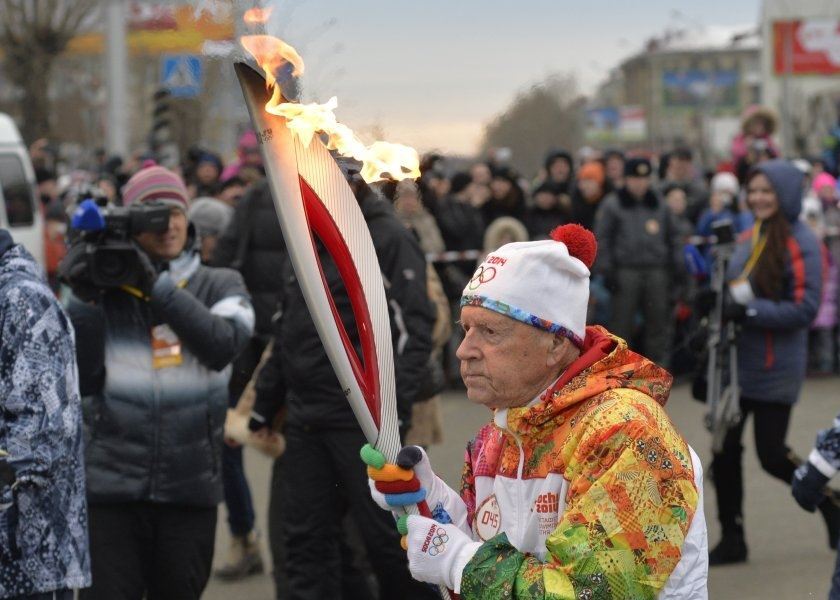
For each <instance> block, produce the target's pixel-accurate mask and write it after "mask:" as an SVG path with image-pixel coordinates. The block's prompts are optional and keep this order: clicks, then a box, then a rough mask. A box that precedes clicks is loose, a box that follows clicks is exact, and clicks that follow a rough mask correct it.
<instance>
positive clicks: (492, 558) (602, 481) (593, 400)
mask: <svg viewBox="0 0 840 600" xmlns="http://www.w3.org/2000/svg"><path fill="white" fill-rule="evenodd" d="M670 385H671V376H670V375H669V374H668V373H667V372H666V371H664V370H663V369H661V368H659V367H657V366H656V365H654V364H653V363H652V362H650V361H649V360H647V359H645V358H643V357H642V356H639V355H638V354H636V353H634V352H631V351H630V350H628V349H627V345H626V343H625V342H624V341H623V340H621V339H619V338H616V337H613V336H611V335H610V334H609V333H607V332H606V331H605V330H604V329H602V328H600V327H589V328H588V329H587V335H586V341H585V345H584V351H583V353H582V355H581V358H580V359H579V360H578V361H577V362H575V363H574V364H573V365H571V366H570V367H569V368H568V369H567V370H566V371H565V373H564V374H563V375H562V376H561V377H560V378H559V379H558V381H557V382H555V384H554V385H552V386H551V387H550V388H549V389H548V390H546V391H545V392H543V394H541V395H540V396H539V398H537V399H535V400H534V402H532V403H530V405H528V406H525V407H521V408H512V409H503V410H497V411H496V413H495V417H494V422H493V423H491V424H488V425H487V426H485V427H484V428H482V429H481V431H480V432H479V434H478V436H477V437H476V438H475V439H474V440H473V441H472V442H471V443H470V444H469V446H468V448H467V456H466V464H465V468H464V475H463V481H462V491H461V497H462V499H463V503H464V504H465V506H453V505H452V504H453V503H452V498H451V497H450V498H449V501H448V502H447V501H444V502H443V503H442V504H440V505H437V506H435V504H434V502H435V499H434V498H429V500H431V501H432V503H433V504H432V506H433V507H434V508H435V509H437V510H438V511H440V509H441V508H445V509H446V510H447V511H448V512H451V514H452V517H453V520H454V521H455V523H456V524H458V525H459V526H461V527H462V528H465V527H464V521H466V525H467V526H468V527H469V528H470V530H471V533H472V535H473V538H474V539H476V540H481V541H483V542H484V543H483V544H482V546H481V547H480V548H479V549H478V551H477V552H476V554H475V555H474V556H473V557H472V559H471V560H470V561H469V562H468V563H467V565H466V567H465V568H464V570H463V574H462V579H461V585H460V593H461V598H463V599H464V600H473V599H477V598H481V599H487V598H519V599H528V600H531V599H534V600H536V599H543V598H551V599H556V600H566V599H568V600H579V599H586V600H596V599H603V600H624V599H627V600H630V599H632V600H643V599H646V598H660V599H664V598H667V599H676V598H680V599H681V600H706V598H707V597H708V593H707V590H706V577H707V572H708V555H707V542H706V522H705V518H704V515H703V501H702V470H701V466H700V461H699V459H698V458H697V456H696V455H695V454H694V453H693V451H692V450H691V449H690V448H689V446H688V444H687V443H686V442H685V440H684V439H683V438H682V436H681V435H680V434H679V433H678V432H677V431H676V429H675V428H674V426H673V424H672V423H671V421H670V420H669V418H668V416H667V415H666V413H665V411H664V410H663V408H662V405H663V404H664V403H665V401H666V400H667V398H668V394H669V391H670ZM464 509H466V510H465V511H464ZM463 512H466V519H464V517H463V516H462V513H463Z"/></svg>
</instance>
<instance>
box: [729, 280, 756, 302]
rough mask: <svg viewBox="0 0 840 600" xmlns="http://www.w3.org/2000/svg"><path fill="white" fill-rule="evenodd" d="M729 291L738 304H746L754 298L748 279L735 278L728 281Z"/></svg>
mask: <svg viewBox="0 0 840 600" xmlns="http://www.w3.org/2000/svg"><path fill="white" fill-rule="evenodd" d="M729 293H730V294H732V299H733V300H735V302H737V303H738V304H741V305H743V306H746V305H747V304H749V303H750V302H751V301H752V300H754V299H755V294H754V293H753V289H752V286H751V285H750V282H749V280H748V279H735V280H733V281H730V282H729Z"/></svg>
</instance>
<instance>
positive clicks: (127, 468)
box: [62, 166, 254, 600]
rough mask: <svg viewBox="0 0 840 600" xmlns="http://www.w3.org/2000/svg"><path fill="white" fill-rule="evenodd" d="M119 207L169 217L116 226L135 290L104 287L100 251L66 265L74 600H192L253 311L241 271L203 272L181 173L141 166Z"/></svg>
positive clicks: (209, 550) (204, 569) (209, 536)
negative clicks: (81, 519) (87, 581)
mask: <svg viewBox="0 0 840 600" xmlns="http://www.w3.org/2000/svg"><path fill="white" fill-rule="evenodd" d="M123 199H124V203H125V206H126V207H128V210H141V211H142V210H146V209H150V208H152V207H159V206H161V205H162V206H165V207H168V208H169V211H170V213H169V217H168V226H167V227H166V228H165V230H158V231H154V230H152V231H150V230H144V231H142V232H141V233H136V228H134V227H131V226H129V227H127V228H126V229H127V231H130V232H131V240H133V243H134V244H136V248H137V249H136V256H135V257H134V258H135V260H136V264H137V265H138V267H137V268H138V270H139V271H141V272H140V273H137V274H136V275H137V279H136V285H131V286H129V285H119V286H116V285H111V286H104V287H103V286H102V283H101V275H97V274H96V273H92V272H91V264H92V263H91V262H90V260H89V259H88V256H89V255H91V254H92V253H93V252H96V253H102V252H108V251H109V247H108V245H107V244H105V245H104V246H102V245H100V246H96V245H95V244H92V243H91V242H90V241H89V240H90V239H91V238H90V237H87V238H86V237H85V235H84V234H83V235H82V239H81V240H80V241H78V242H77V243H76V244H75V245H74V246H73V247H72V248H71V249H70V252H69V253H68V256H67V259H66V261H65V263H66V264H63V265H62V273H63V274H64V279H65V281H66V282H67V283H68V284H69V285H70V287H71V288H72V289H73V291H74V296H75V297H71V299H70V302H69V306H68V309H69V312H70V317H71V320H72V322H73V326H74V327H75V330H76V338H77V340H78V342H79V345H78V348H77V356H78V362H79V375H80V387H81V392H82V396H83V410H84V419H85V441H86V452H85V460H86V465H87V479H88V501H89V505H90V545H91V562H92V571H93V587H92V588H91V589H90V590H89V591H87V592H85V593H84V594H83V595H82V598H85V599H90V598H93V599H99V598H101V599H108V600H119V599H121V598H126V599H128V598H132V599H133V598H140V597H142V596H143V595H144V594H145V595H146V597H147V598H149V600H154V599H158V598H172V599H178V600H187V599H190V598H196V599H197V598H199V597H200V595H201V592H202V590H203V589H204V586H205V585H206V583H207V579H208V576H209V573H210V564H211V561H212V557H213V547H214V536H215V529H216V505H217V504H218V503H219V502H220V501H221V498H222V483H221V448H222V426H223V423H224V420H225V411H226V409H227V385H228V379H229V377H230V367H229V365H230V363H231V361H232V360H233V359H234V358H235V357H236V355H237V354H238V353H239V352H240V351H241V350H242V348H243V347H244V345H245V344H246V343H247V341H248V339H249V337H250V336H251V332H252V330H253V326H254V312H253V309H252V308H251V304H250V299H249V297H248V293H247V291H246V289H245V285H244V283H243V282H242V278H241V276H240V275H239V274H238V273H236V272H235V271H231V270H228V269H214V268H209V267H206V266H203V265H201V264H200V259H199V255H198V252H197V246H196V240H195V234H194V229H193V227H192V226H191V225H190V224H189V223H188V221H187V217H186V212H187V207H188V199H187V190H186V188H185V187H184V184H183V182H182V181H181V179H180V178H179V177H178V176H177V175H175V174H174V173H172V172H171V171H168V170H167V169H164V168H163V167H159V166H149V167H146V168H144V169H142V170H140V171H139V172H138V173H136V174H135V175H134V176H133V177H132V178H131V179H130V180H129V181H128V183H127V184H126V185H125V187H124V188H123ZM158 210H159V208H158ZM141 216H142V215H141ZM164 216H165V212H164ZM165 222H166V221H164V223H165ZM105 223H106V231H107V229H108V225H107V223H108V220H107V217H106V220H105ZM91 246H94V247H93V248H91ZM110 252H116V249H115V248H114V247H111V249H110ZM94 256H95V254H94ZM113 256H114V257H117V255H116V254H114V255H113ZM103 262H106V263H107V261H103ZM97 282H99V283H97ZM80 298H81V299H80ZM82 299H86V300H88V301H87V302H84V301H83V300H82Z"/></svg>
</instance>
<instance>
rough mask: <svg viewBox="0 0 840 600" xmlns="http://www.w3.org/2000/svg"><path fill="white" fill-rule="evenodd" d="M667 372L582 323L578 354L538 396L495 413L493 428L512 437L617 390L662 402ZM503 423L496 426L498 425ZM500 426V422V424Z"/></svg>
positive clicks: (604, 332)
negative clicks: (579, 354) (603, 394)
mask: <svg viewBox="0 0 840 600" xmlns="http://www.w3.org/2000/svg"><path fill="white" fill-rule="evenodd" d="M671 380H672V377H671V374H670V373H668V372H667V371H666V370H665V369H663V368H662V367H659V366H657V365H656V364H654V363H653V362H651V361H650V360H648V359H647V358H645V357H643V356H641V355H639V354H637V353H635V352H633V351H632V350H630V349H628V348H627V343H626V342H625V341H624V340H622V339H621V338H618V337H616V336H614V335H612V334H610V333H609V332H608V331H607V330H606V329H604V328H602V327H598V326H595V327H587V328H586V338H585V340H584V346H583V352H582V354H581V356H580V358H578V359H577V360H576V361H575V362H574V363H572V364H571V365H569V367H568V368H567V369H566V370H565V371H564V372H563V373H562V374H561V375H560V377H559V378H558V379H557V381H555V382H554V384H552V385H551V386H549V387H548V388H547V389H546V390H545V391H543V392H542V393H541V394H540V395H539V397H538V398H537V399H535V400H534V401H532V402H530V403H529V404H527V405H525V406H520V407H515V408H510V409H505V410H504V412H503V414H498V413H500V412H502V411H497V414H496V415H495V417H494V421H495V423H496V425H497V426H499V427H501V428H502V429H505V430H507V431H509V432H510V433H513V434H514V435H517V436H527V435H528V434H529V433H530V432H532V431H539V430H542V429H543V428H544V427H545V426H546V424H547V423H549V422H550V421H553V420H555V419H558V418H561V419H562V416H561V415H562V414H563V413H565V411H566V410H567V409H569V408H570V407H573V406H580V405H582V404H584V403H585V402H587V401H589V400H591V399H592V398H594V397H596V396H598V395H600V394H602V393H603V392H605V391H607V390H611V389H616V388H626V389H632V390H636V391H640V392H642V393H643V394H645V395H647V396H650V397H651V398H653V399H654V400H655V401H656V402H658V403H659V404H661V405H664V404H665V402H667V400H668V396H669V394H670V391H671ZM500 421H501V423H502V425H500V424H499V423H500ZM503 425H504V426H503Z"/></svg>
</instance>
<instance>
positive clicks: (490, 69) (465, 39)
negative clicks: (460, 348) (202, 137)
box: [266, 0, 759, 153]
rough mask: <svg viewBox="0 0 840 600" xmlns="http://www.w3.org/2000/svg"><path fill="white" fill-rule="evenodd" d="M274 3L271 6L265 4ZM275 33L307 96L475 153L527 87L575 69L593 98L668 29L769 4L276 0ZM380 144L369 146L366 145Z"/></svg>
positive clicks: (354, 119)
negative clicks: (291, 56)
mask: <svg viewBox="0 0 840 600" xmlns="http://www.w3.org/2000/svg"><path fill="white" fill-rule="evenodd" d="M266 4H268V3H267V2H266ZM273 5H274V6H275V11H274V14H273V15H272V18H271V21H270V23H269V24H268V33H271V34H274V35H277V36H279V37H281V38H282V39H284V40H285V41H287V42H288V43H290V44H292V45H293V46H295V47H296V48H297V49H298V51H299V52H300V54H301V55H302V56H303V59H304V61H305V63H306V75H305V76H304V80H303V85H304V98H303V99H304V101H316V100H317V101H319V102H325V101H327V100H328V99H329V97H330V96H333V95H335V96H337V97H338V102H339V107H338V110H337V111H336V113H337V115H338V117H339V120H340V121H342V122H344V123H346V124H348V125H349V126H351V127H353V128H355V129H357V130H359V131H360V132H369V131H370V130H371V129H372V128H373V127H375V126H378V127H380V128H381V130H382V131H383V132H384V133H385V138H386V139H387V140H388V141H393V142H402V143H406V144H411V145H414V146H416V147H417V148H418V149H420V150H421V151H425V150H429V149H432V148H436V149H439V150H443V151H445V152H465V153H471V152H473V151H474V149H475V147H476V145H477V143H478V141H479V140H480V137H481V132H482V127H483V125H484V124H485V123H486V122H488V121H489V120H491V119H492V118H493V116H494V115H496V114H498V113H499V112H500V111H502V110H504V108H505V107H506V106H507V105H508V103H509V102H510V101H511V99H512V98H513V97H514V96H515V95H516V93H517V92H519V91H522V90H523V89H527V88H528V87H529V86H530V85H533V84H534V83H535V82H538V81H540V80H542V79H543V78H545V76H546V75H549V74H551V73H555V72H572V73H574V74H575V75H576V76H577V78H578V80H579V81H580V84H581V87H582V89H583V91H585V92H592V91H593V90H594V89H595V88H596V86H597V84H598V83H599V82H600V81H601V80H602V79H603V78H604V76H605V75H606V74H607V73H608V72H609V70H610V68H612V67H614V66H616V65H617V64H619V63H620V62H621V60H622V59H623V58H624V57H626V56H629V55H631V54H633V53H635V52H636V51H638V50H639V49H640V48H641V47H642V44H643V42H644V41H645V40H646V39H647V38H648V37H650V36H651V35H654V34H658V33H661V32H662V31H663V30H664V29H665V28H666V27H668V26H671V27H674V26H681V27H690V28H698V27H702V26H704V25H706V26H708V25H741V24H757V22H758V11H759V0H705V1H704V2H685V1H676V0H644V2H640V1H639V0H635V1H632V2H631V1H625V0H612V1H608V0H585V1H582V2H579V1H571V0H519V1H518V2H514V1H505V2H500V1H497V0H422V1H408V0H352V1H349V2H348V1H343V0H342V1H339V0H282V1H280V0H275V1H274V3H273ZM367 141H370V140H367Z"/></svg>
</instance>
